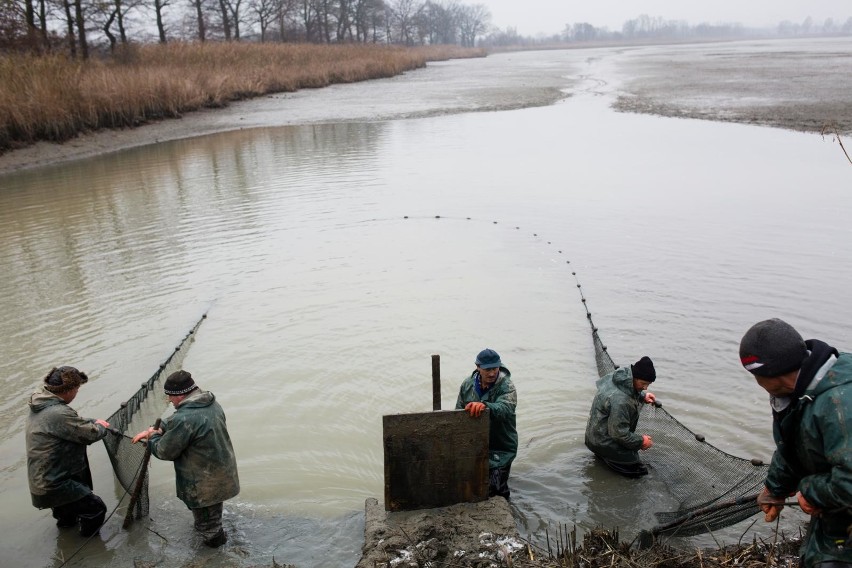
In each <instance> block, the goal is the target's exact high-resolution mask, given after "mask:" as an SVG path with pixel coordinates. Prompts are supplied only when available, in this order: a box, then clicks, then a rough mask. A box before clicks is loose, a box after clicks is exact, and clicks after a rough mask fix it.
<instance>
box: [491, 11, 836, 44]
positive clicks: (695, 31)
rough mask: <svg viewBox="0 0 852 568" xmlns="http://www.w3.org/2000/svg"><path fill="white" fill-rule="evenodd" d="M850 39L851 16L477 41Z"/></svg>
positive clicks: (648, 24)
mask: <svg viewBox="0 0 852 568" xmlns="http://www.w3.org/2000/svg"><path fill="white" fill-rule="evenodd" d="M818 35H852V16H850V17H849V18H847V19H846V20H845V21H844V22H842V23H841V22H839V21H836V20H834V19H833V18H827V19H826V20H825V21H823V22H822V23H817V22H814V21H813V18H810V17H808V18H805V19H804V20H803V21H802V22H800V23H794V22H790V21H786V20H785V21H782V22H780V23H779V24H778V25H777V26H776V27H775V28H774V29H773V28H770V29H754V28H747V27H745V26H743V25H742V24H737V23H720V24H709V23H701V24H697V25H689V24H688V23H687V22H685V21H683V20H666V19H664V18H661V17H651V16H648V15H645V14H643V15H640V16H638V17H636V18H633V19H631V20H627V21H626V22H624V24H623V25H622V26H621V29H620V30H610V29H608V28H606V27H595V26H593V25H592V24H590V23H588V22H577V23H574V24H571V23H568V24H565V26H564V28H563V30H562V31H561V32H560V33H557V34H553V35H548V36H536V37H530V36H522V35H520V34H518V31H517V29H516V28H511V27H510V28H507V29H505V30H500V29H495V30H491V32H490V33H489V34H488V35H486V36H485V37H484V38H482V40H480V45H481V46H484V47H508V46H530V47H534V46H536V45H554V44H570V43H576V42H631V41H645V40H690V39H692V40H702V39H724V38H728V39H736V38H747V37H801V36H818Z"/></svg>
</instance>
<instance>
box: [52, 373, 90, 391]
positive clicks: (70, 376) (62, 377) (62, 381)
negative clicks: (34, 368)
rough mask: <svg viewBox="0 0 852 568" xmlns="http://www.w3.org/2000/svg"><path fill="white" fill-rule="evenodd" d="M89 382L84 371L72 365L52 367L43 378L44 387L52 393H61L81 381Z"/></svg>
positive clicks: (74, 386)
mask: <svg viewBox="0 0 852 568" xmlns="http://www.w3.org/2000/svg"><path fill="white" fill-rule="evenodd" d="M87 382H89V377H87V376H86V373H83V372H80V371H78V370H77V369H75V368H74V367H54V368H52V369H51V370H50V371H49V372H48V373H47V376H46V377H45V378H44V389H45V390H46V391H48V392H52V393H53V394H62V393H66V392H68V391H71V390H74V389H75V388H77V387H79V386H80V385H82V384H83V383H87Z"/></svg>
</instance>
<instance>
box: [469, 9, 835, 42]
mask: <svg viewBox="0 0 852 568" xmlns="http://www.w3.org/2000/svg"><path fill="white" fill-rule="evenodd" d="M462 3H463V4H483V5H485V6H486V7H487V8H488V9H489V10H490V11H491V16H492V20H491V23H492V24H493V25H495V26H497V27H499V28H502V29H505V28H506V27H508V26H512V27H515V28H517V30H518V33H520V34H521V35H529V36H534V35H537V34H538V33H539V32H542V33H545V34H547V35H550V34H553V33H557V32H560V31H562V29H563V28H564V27H565V24H566V23H569V22H570V23H572V24H573V23H576V22H588V23H590V24H592V25H593V26H595V27H604V26H606V27H608V28H609V29H610V30H620V29H621V25H622V24H623V23H624V22H625V21H626V20H630V19H633V18H635V17H637V16H639V15H641V14H647V15H648V16H651V17H654V18H656V17H658V16H659V17H662V18H663V19H664V20H686V21H687V22H689V24H691V25H696V24H700V23H702V22H707V23H711V24H714V23H723V22H724V23H728V22H739V23H741V24H744V25H746V26H759V27H766V26H771V27H774V26H775V25H777V24H778V22H780V21H782V20H789V21H791V22H795V23H801V22H802V21H803V20H804V19H805V18H806V17H808V16H810V17H812V18H813V21H814V23H819V24H820V25H821V24H822V23H823V22H824V21H825V19H826V18H834V20H835V22H840V23H842V22H845V21H846V19H847V18H849V17H850V16H852V1H850V0H467V1H464V0H463V1H462Z"/></svg>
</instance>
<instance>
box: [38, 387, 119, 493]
mask: <svg viewBox="0 0 852 568" xmlns="http://www.w3.org/2000/svg"><path fill="white" fill-rule="evenodd" d="M29 406H30V413H29V415H28V416H27V428H26V441H27V477H28V479H29V483H30V495H31V496H32V501H33V505H34V506H35V507H38V508H39V509H45V508H47V507H50V508H53V507H59V506H60V505H66V504H68V503H73V502H74V501H77V500H78V499H82V498H83V497H85V496H86V495H89V494H90V493H91V492H92V473H91V471H89V460H88V457H87V456H86V446H88V445H89V444H92V443H94V442H97V441H98V440H100V439H101V438H103V437H104V436H106V434H107V430H106V428H104V427H103V426H100V425H99V424H95V422H94V420H91V419H89V418H81V417H80V415H78V414H77V412H76V411H75V410H74V409H73V408H71V407H70V406H68V405H67V404H65V401H64V400H62V399H61V398H59V397H58V396H56V395H55V394H53V393H51V392H48V391H47V390H45V389H44V387H42V388H41V390H39V391H38V392H36V393H34V394H33V395H32V396H31V397H30V402H29Z"/></svg>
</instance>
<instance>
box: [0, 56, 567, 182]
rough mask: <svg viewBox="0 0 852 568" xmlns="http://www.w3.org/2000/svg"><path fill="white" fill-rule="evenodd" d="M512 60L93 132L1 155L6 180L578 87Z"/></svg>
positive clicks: (544, 96)
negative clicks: (251, 134) (105, 159)
mask: <svg viewBox="0 0 852 568" xmlns="http://www.w3.org/2000/svg"><path fill="white" fill-rule="evenodd" d="M513 57H517V56H512V55H507V56H502V57H501V56H498V57H487V58H479V59H475V60H471V59H456V60H449V61H439V62H430V63H428V64H427V66H426V68H425V69H417V70H414V71H409V72H406V73H403V74H402V75H398V76H396V77H391V78H388V79H374V80H370V81H362V82H357V83H347V84H336V85H331V86H328V87H323V88H319V89H303V90H300V91H296V92H292V93H276V94H272V95H267V96H263V97H259V98H256V99H249V100H243V101H238V102H235V103H231V104H229V105H228V106H226V107H223V108H218V109H204V110H200V111H197V112H192V113H187V114H185V115H184V116H183V117H181V118H177V119H165V120H162V121H159V122H152V123H149V124H144V125H141V126H139V127H137V128H127V129H120V130H108V131H98V132H90V133H86V134H83V135H80V136H78V137H76V138H74V139H72V140H69V141H67V142H65V143H63V144H54V143H48V142H40V143H37V144H35V145H33V146H29V147H26V148H21V149H17V150H12V151H9V152H6V153H4V154H0V174H4V173H9V172H13V171H18V170H24V169H30V168H37V167H41V166H48V165H53V164H58V163H62V162H66V161H70V160H78V159H83V158H89V157H93V156H98V155H102V154H106V153H109V152H116V151H120V150H126V149H130V148H135V147H138V146H144V145H148V144H156V143H159V142H167V141H171V140H180V139H185V138H193V137H198V136H205V135H209V134H215V133H220V132H228V131H233V130H243V129H249V128H265V127H279V126H295V125H310V124H328V123H341V122H368V121H369V122H372V121H385V120H397V119H408V118H421V117H427V116H434V115H441V114H454V113H462V112H487V111H500V110H514V109H520V108H528V107H536V106H546V105H550V104H553V103H554V102H556V101H558V100H560V99H563V98H565V97H566V96H567V95H566V93H565V92H564V89H565V87H566V86H568V85H571V84H572V83H573V79H571V78H566V77H565V76H564V71H565V70H564V69H562V68H557V67H552V68H548V69H541V68H537V67H535V66H530V65H528V64H524V63H518V64H515V63H514V62H512V61H510V62H509V64H508V65H507V62H506V59H507V58H508V59H512V58H513Z"/></svg>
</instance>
